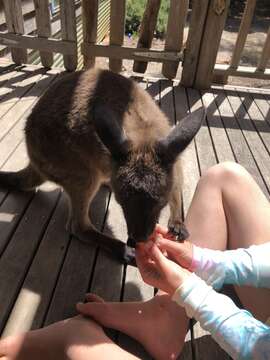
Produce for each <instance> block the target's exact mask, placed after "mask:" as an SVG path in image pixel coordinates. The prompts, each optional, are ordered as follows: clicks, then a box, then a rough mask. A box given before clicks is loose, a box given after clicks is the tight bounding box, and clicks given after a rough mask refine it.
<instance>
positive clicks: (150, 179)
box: [94, 107, 205, 243]
mask: <svg viewBox="0 0 270 360" xmlns="http://www.w3.org/2000/svg"><path fill="white" fill-rule="evenodd" d="M204 116H205V110H204V109H203V108H201V109H199V110H197V111H195V112H193V113H192V114H190V115H188V116H187V117H185V118H184V119H183V120H181V121H180V122H179V123H178V124H177V125H176V126H175V127H173V128H172V130H171V132H170V133H169V134H168V136H167V137H165V138H164V139H161V140H158V141H157V142H156V143H155V144H154V145H153V144H151V146H150V145H149V144H145V146H144V147H143V148H140V149H139V150H134V149H133V148H132V144H131V142H130V140H128V139H127V138H126V137H125V135H124V133H123V131H122V128H121V126H120V123H119V122H118V121H117V120H116V118H115V115H114V114H113V113H112V112H111V111H110V110H108V109H104V107H102V108H101V107H100V108H96V109H95V118H94V124H95V128H96V131H97V133H98V135H99V137H100V139H101V141H102V142H103V144H104V145H105V146H106V147H107V148H108V150H109V151H110V153H111V155H112V159H113V165H112V178H111V183H112V188H113V190H114V192H115V198H116V200H117V201H118V202H119V204H120V205H121V207H122V209H123V212H124V216H125V219H126V223H127V228H128V236H129V238H131V239H132V240H133V241H132V242H133V243H136V242H141V241H146V240H147V238H148V237H149V235H150V234H151V233H152V232H153V230H154V228H155V225H156V223H157V222H158V218H159V215H160V212H161V210H162V208H163V207H164V206H165V205H166V204H167V203H168V200H169V196H170V192H171V189H172V185H173V165H174V163H175V161H176V160H177V157H178V155H179V154H180V153H181V152H182V151H183V150H184V149H185V148H186V147H187V145H188V144H189V143H190V142H191V140H192V139H193V137H194V136H195V135H196V133H197V132H198V130H199V129H200V126H201V123H202V120H203V118H204Z"/></svg>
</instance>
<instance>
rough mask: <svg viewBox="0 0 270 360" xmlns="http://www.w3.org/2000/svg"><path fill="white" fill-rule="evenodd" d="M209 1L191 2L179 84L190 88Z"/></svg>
mask: <svg viewBox="0 0 270 360" xmlns="http://www.w3.org/2000/svg"><path fill="white" fill-rule="evenodd" d="M209 2H210V0H204V1H201V0H193V1H192V12H191V18H190V26H189V32H188V38H187V43H186V48H185V50H184V60H183V64H182V65H183V71H182V78H181V84H182V85H183V86H184V87H192V86H193V83H194V81H195V74H196V69H197V65H198V61H199V55H200V47H201V41H202V37H203V31H204V25H205V21H206V15H207V10H208V6H209Z"/></svg>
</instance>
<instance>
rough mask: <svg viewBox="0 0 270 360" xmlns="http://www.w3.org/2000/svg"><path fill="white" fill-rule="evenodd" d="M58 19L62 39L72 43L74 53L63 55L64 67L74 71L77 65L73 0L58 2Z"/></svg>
mask: <svg viewBox="0 0 270 360" xmlns="http://www.w3.org/2000/svg"><path fill="white" fill-rule="evenodd" d="M60 18H61V34H62V39H63V40H67V41H72V42H73V43H74V44H75V45H76V51H75V52H74V54H72V55H64V66H65V69H66V70H68V71H74V70H76V68H77V64H78V55H77V30H76V12H75V1H74V0H60Z"/></svg>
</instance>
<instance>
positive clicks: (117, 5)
mask: <svg viewBox="0 0 270 360" xmlns="http://www.w3.org/2000/svg"><path fill="white" fill-rule="evenodd" d="M125 15H126V0H111V16H110V45H118V46H121V45H123V41H124V33H125ZM110 69H111V70H112V71H114V72H120V71H121V70H122V60H120V59H110Z"/></svg>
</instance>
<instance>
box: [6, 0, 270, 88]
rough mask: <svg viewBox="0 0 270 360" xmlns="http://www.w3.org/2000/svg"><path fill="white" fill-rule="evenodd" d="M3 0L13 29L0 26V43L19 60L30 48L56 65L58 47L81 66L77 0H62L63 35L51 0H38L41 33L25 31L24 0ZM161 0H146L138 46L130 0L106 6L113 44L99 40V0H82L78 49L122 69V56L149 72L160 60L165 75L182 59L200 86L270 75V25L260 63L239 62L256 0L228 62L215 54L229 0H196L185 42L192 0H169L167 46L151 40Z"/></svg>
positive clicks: (187, 76)
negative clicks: (127, 36)
mask: <svg viewBox="0 0 270 360" xmlns="http://www.w3.org/2000/svg"><path fill="white" fill-rule="evenodd" d="M3 1H4V9H5V17H6V23H7V27H8V32H7V33H6V32H0V44H4V45H6V46H9V47H10V48H11V50H12V59H13V61H14V62H15V63H16V64H21V63H25V62H26V60H27V49H28V48H29V49H36V50H39V51H40V57H41V61H42V64H43V65H44V66H45V67H50V66H52V62H53V53H54V52H56V53H60V54H63V56H64V65H65V67H66V69H68V70H75V69H76V67H77V62H78V60H77V50H78V44H77V29H76V14H75V0H60V18H61V35H62V36H61V39H55V38H52V36H51V22H50V14H49V10H48V5H49V0H33V1H34V7H35V16H36V23H37V35H36V36H30V35H26V34H24V23H23V15H22V6H21V0H3ZM108 1H109V0H108ZM160 3H161V0H147V2H146V8H145V12H144V16H143V19H142V23H141V26H140V32H139V38H138V43H137V47H136V48H133V47H129V46H124V31H125V12H126V0H110V4H107V5H106V11H110V38H109V45H100V44H99V43H98V16H99V15H98V14H99V4H100V0H82V24H83V42H82V45H81V47H80V48H79V50H81V53H82V54H83V56H84V64H85V66H86V67H89V66H93V65H94V64H95V59H96V57H107V58H109V66H110V69H111V70H113V71H115V72H120V71H121V70H122V61H123V59H130V60H133V61H134V64H133V70H134V71H135V72H141V73H144V72H145V71H146V67H147V63H148V62H150V61H153V62H160V63H162V74H163V76H165V77H166V78H169V79H172V78H174V77H175V76H176V74H177V70H178V67H179V65H181V66H182V73H181V83H182V84H183V85H184V86H187V87H195V88H200V89H205V88H208V87H209V86H210V85H211V84H212V81H213V77H215V80H217V79H219V80H220V81H223V82H226V80H227V78H228V76H231V75H236V76H245V77H257V78H262V79H270V69H269V68H267V63H268V60H269V58H270V30H269V31H268V34H267V37H266V41H265V45H264V47H263V49H262V52H261V54H260V59H259V61H258V64H257V67H254V68H251V67H247V66H242V65H241V66H240V65H239V64H240V60H241V54H242V52H243V49H244V46H245V43H246V40H247V35H248V33H249V30H250V27H251V22H252V18H253V15H254V10H255V6H256V0H246V5H245V11H244V14H243V17H242V21H241V26H240V29H239V33H238V37H237V41H236V44H235V47H234V51H233V54H232V58H231V61H230V64H225V65H224V64H217V63H216V59H217V54H218V50H219V46H220V42H221V36H222V32H223V30H224V28H225V23H226V19H227V14H228V9H229V5H230V0H193V1H192V11H191V14H190V20H189V29H188V36H187V40H186V43H185V45H184V44H183V34H184V28H185V23H186V18H187V14H188V11H189V0H170V9H169V14H168V15H169V16H168V24H167V29H166V38H165V45H164V48H163V49H162V50H153V49H151V45H152V40H153V37H154V32H155V28H156V24H157V18H158V13H159V9H160ZM108 6H110V9H108Z"/></svg>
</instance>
